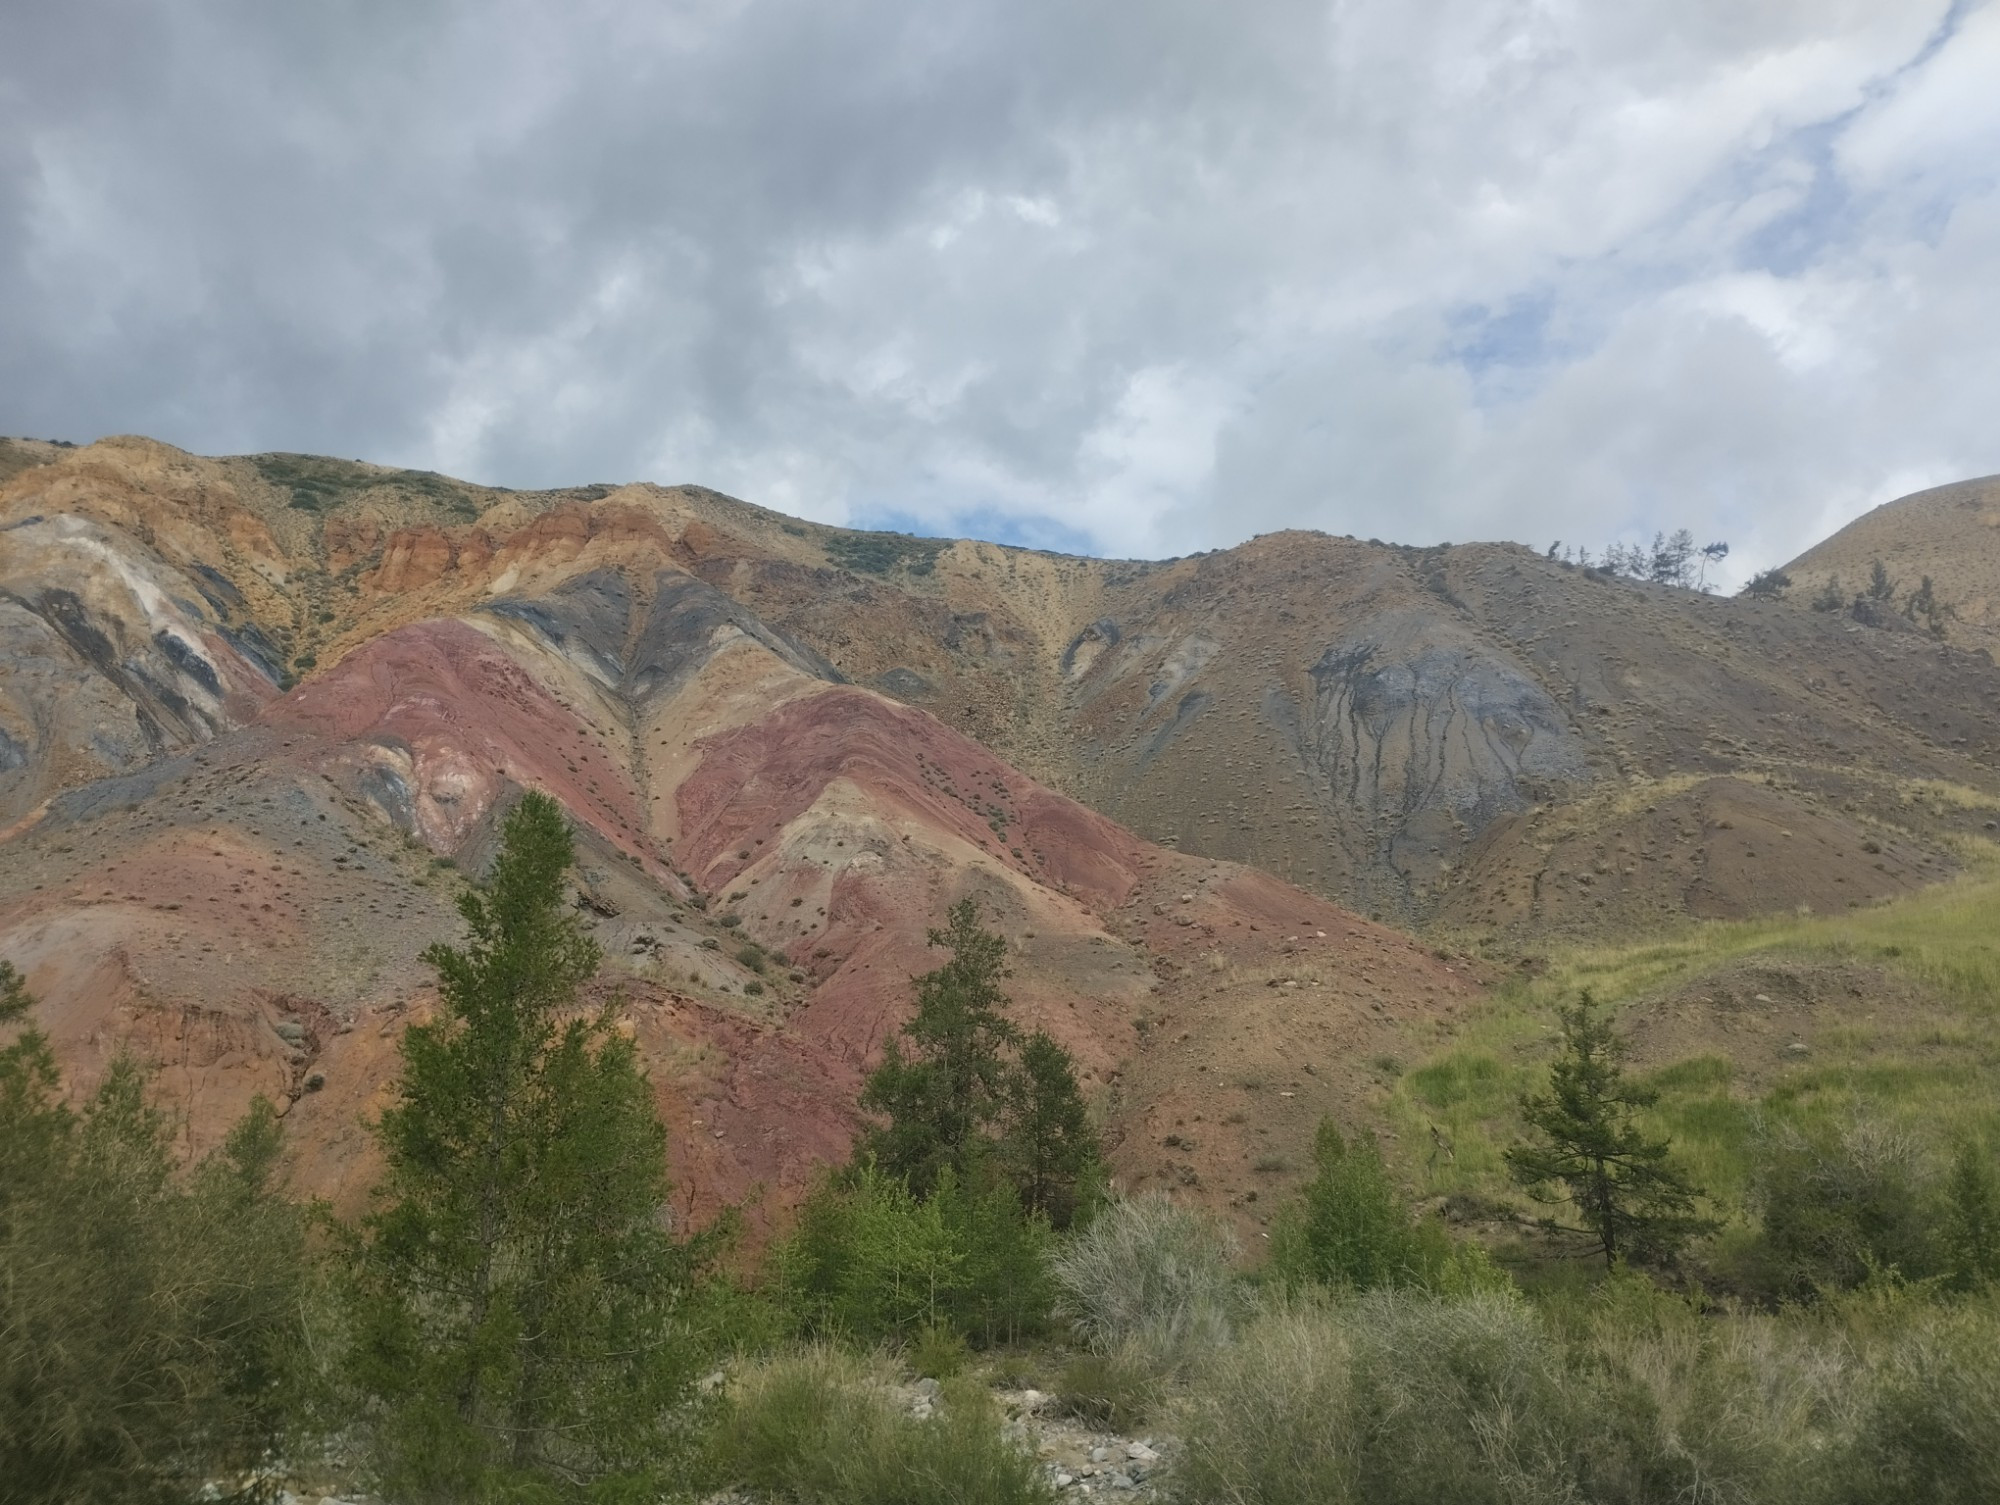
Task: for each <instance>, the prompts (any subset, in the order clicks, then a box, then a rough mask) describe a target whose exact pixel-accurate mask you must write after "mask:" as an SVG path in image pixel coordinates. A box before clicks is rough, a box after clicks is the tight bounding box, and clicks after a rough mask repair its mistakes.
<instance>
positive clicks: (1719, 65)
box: [0, 0, 2000, 578]
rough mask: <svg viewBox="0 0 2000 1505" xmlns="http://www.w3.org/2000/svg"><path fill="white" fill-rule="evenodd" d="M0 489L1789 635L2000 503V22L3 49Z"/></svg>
mask: <svg viewBox="0 0 2000 1505" xmlns="http://www.w3.org/2000/svg"><path fill="white" fill-rule="evenodd" d="M0 432H7V433H15V434H22V433H25V434H31V435H35V436H39V437H52V438H54V437H60V438H70V439H75V440H87V439H91V438H95V437H97V436H99V435H102V434H106V433H117V432H137V433H145V434H151V435H153V436H155V437H158V438H161V439H165V440H168V441H170V442H172V443H175V444H179V445H182V446H185V447H187V448H190V449H194V450H198V451H201V452H205V453H229V452H240V451H246V450H271V449H288V450H306V451H314V452H323V453H332V454H338V455H344V456H350V457H359V458H367V459H371V460H379V461H383V462H387V463H392V464H402V465H410V466H418V467H426V468H434V469H438V470H443V471H447V472H450V473H452V474H455V475H461V476H466V477H469V478H472V479H475V480H480V481H487V482H492V483H496V484H502V485H510V486H519V487H528V486H543V485H556V484H568V483H577V482H585V481H608V480H627V479H655V480H661V481H683V480H685V481H698V482H702V483H704V484H707V485H711V486H715V487H718V488H720V489H723V490H726V491H730V492H733V493H735V494H737V495H740V496H743V497H746V498H748V499H750V500H753V501H757V502H761V503H764V504H766V505H769V506H773V507H779V508H782V509H784V510H786V511H790V512H794V513H799V514H803V515H806V516H810V517H815V518H820V519H823V520H826V521H832V522H841V521H850V522H856V523H860V524H863V525H868V524H873V525H878V526H880V525H889V526H900V527H909V528H916V529H920V530H922V531H928V532H969V533H975V534H978V535H981V536H985V537H993V538H1001V539H1006V540H1009V541H1021V542H1030V543H1040V544H1046V545H1050V546H1055V547H1068V548H1078V549H1084V550H1088V551H1091V552H1110V553H1118V554H1142V555H1160V554H1178V553H1184V552H1187V551H1190V550H1194V549H1200V548H1209V547H1215V546H1218V545H1225V544H1229V543H1234V542H1236V541H1239V540H1241V539H1243V538H1245V537H1247V536H1249V535H1251V534H1253V533H1258V532H1265V531H1269V530H1271V529H1274V528H1280V527H1291V526H1302V527H1317V528H1324V529H1327V530H1329V531H1331V532H1335V533H1353V534H1357V535H1359V536H1362V537H1369V536H1378V537H1381V538H1385V539H1394V540H1398V541H1404V542H1435V541H1438V540H1445V539H1448V540H1454V541H1458V540H1465V539H1470V538H1496V537H1497V538H1514V539H1520V540H1524V541H1527V542H1531V543H1534V544H1536V545H1537V546H1542V545H1545V544H1546V543H1547V542H1548V540H1550V539H1552V538H1556V537H1562V538H1565V539H1569V540H1572V541H1576V542H1583V543H1588V544H1590V545H1591V546H1593V547H1597V546H1601V545H1602V544H1603V542H1605V541H1606V540H1607V539H1610V538H1613V537H1619V536H1623V537H1628V538H1629V537H1635V536H1643V535H1650V533H1651V532H1652V530H1653V529H1655V528H1672V527H1674V526H1677V525H1681V524H1685V525H1687V526H1690V527H1692V528H1693V529H1694V530H1695V532H1696V533H1697V534H1698V535H1700V537H1701V539H1702V540H1703V541H1707V540H1708V539H1710V538H1726V539H1729V540H1730V541H1732V542H1733V543H1734V544H1735V546H1736V556H1735V558H1734V559H1733V560H1732V564H1733V565H1734V566H1736V570H1735V571H1733V572H1732V573H1733V575H1735V576H1736V577H1738V578H1740V575H1741V572H1742V571H1743V570H1744V569H1746V568H1748V567H1749V566H1751V565H1755V564H1765V563H1772V562H1776V561H1778V560H1781V559H1784V558H1787V557H1789V556H1790V555H1791V554H1793V553H1795V552H1797V551H1798V550H1799V549H1801V548H1803V547H1804V546H1805V545H1806V544H1807V543H1809V542H1811V541H1812V540H1813V539H1814V538H1816V537H1817V536H1819V535H1820V534H1822V533H1824V532H1825V531H1828V530H1829V529H1830V528H1832V527H1834V526H1837V525H1838V524H1839V523H1841V522H1843V521H1845V520H1847V519H1848V518H1850V517H1852V516H1854V515H1855V514H1857V513H1858V512H1860V511H1862V510H1864V509H1865V508H1867V507H1869V506H1872V505H1874V504H1875V503H1878V502H1881V501H1884V500H1887V499H1888V498H1890V497H1893V496H1896V495H1899V494H1901V493H1903V492H1905V491H1910V490H1914V489H1916V488H1919V487H1922V486H1926V485H1931V484H1935V483H1938V482H1942V481H1946V480H1953V479H1958V478H1961V477H1964V476H1968V475H1978V474H1985V473H1990V472H1993V471H2000V0H1971V3H1958V4H1953V3H1950V0H1332V3H1325V0H1321V3H1303V0H1301V3H1290V0H1228V3H1223V0H903V3H899V4H893V3H882V0H560V3H556V0H549V3H534V0H479V3H446V0H315V3H312V4H271V3H270V0H123V3H121V0H11V3H7V4H5V5H0Z"/></svg>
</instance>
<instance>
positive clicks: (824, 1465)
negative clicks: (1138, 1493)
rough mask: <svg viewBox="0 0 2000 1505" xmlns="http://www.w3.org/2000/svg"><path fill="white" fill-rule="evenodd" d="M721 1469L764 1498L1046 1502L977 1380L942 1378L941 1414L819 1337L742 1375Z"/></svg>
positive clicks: (890, 1503) (860, 1503)
mask: <svg viewBox="0 0 2000 1505" xmlns="http://www.w3.org/2000/svg"><path fill="white" fill-rule="evenodd" d="M715 1453H716V1458H715V1462H716V1472H717V1473H718V1474H719V1475H720V1476H721V1477H725V1478H728V1479H731V1480H734V1481H736V1482H739V1483H741V1484H743V1485H746V1486H748V1487H750V1488H752V1489H755V1490H758V1491H760V1492H761V1493H762V1494H764V1495H765V1496H767V1497H769V1498H771V1499H781V1500H798V1501H811V1502H813V1505H937V1502H940V1501H951V1502H953V1505H1044V1502H1047V1501H1051V1500H1053V1499H1054V1491H1053V1490H1051V1489H1050V1487H1049V1485H1048V1483H1047V1482H1046V1481H1045V1480H1044V1478H1043V1477H1042V1472H1041V1469H1040V1468H1039V1467H1038V1465H1037V1463H1036V1461H1035V1459H1034V1457H1033V1456H1032V1455H1031V1454H1029V1453H1027V1452H1026V1451H1024V1450H1023V1449H1021V1448H1020V1447H1018V1446H1016V1445H1014V1444H1013V1443H1010V1442H1009V1441H1007V1440H1006V1438H1005V1437H1004V1436H1003V1435H1002V1432H1001V1428H1000V1418H999V1417H998V1415H997V1414H996V1413H995V1408H994V1405H993V1402H992V1399H991V1397H990V1396H989V1395H988V1394H987V1392H986V1389H985V1387H984V1386H983V1385H980V1384H978V1383H977V1382H956V1383H954V1382H947V1383H946V1384H945V1386H944V1388H943V1393H942V1395H941V1397H940V1403H939V1408H938V1414H937V1415H936V1416H935V1417H934V1418H932V1419H929V1420H924V1421H919V1420H916V1419H915V1418H913V1417H911V1416H910V1415H908V1414H907V1413H906V1412H905V1411H904V1410H902V1409H901V1408H900V1407H898V1406H897V1404H896V1402H895V1399H894V1397H893V1394H892V1392H891V1391H890V1389H889V1385H888V1378H887V1376H885V1375H883V1374H882V1373H880V1372H879V1371H878V1370H876V1369H873V1368H871V1367H870V1366H869V1364H868V1363H867V1362H866V1361H865V1360H863V1359H861V1358H859V1357H857V1356H856V1355H854V1354H852V1353H849V1352H846V1351H843V1350H841V1349H837V1348H830V1347H825V1346H821V1347H814V1348H808V1349H806V1350H804V1351H803V1352H800V1353H797V1354H792V1355H781V1356H778V1357H775V1358H772V1359H769V1360H767V1361H765V1362H764V1363H761V1364H758V1365H756V1366H754V1367H752V1368H750V1369H749V1370H748V1371H747V1372H746V1373H745V1374H744V1375H743V1376H741V1377H740V1378H739V1380H738V1381H737V1383H736V1385H735V1387H734V1393H733V1394H732V1395H731V1397H730V1401H729V1406H728V1410H727V1413H726V1415H725V1417H724V1419H723V1422H722V1424H721V1426H720V1428H719V1429H718V1436H717V1442H716V1448H715Z"/></svg>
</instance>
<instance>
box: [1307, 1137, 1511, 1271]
mask: <svg viewBox="0 0 2000 1505" xmlns="http://www.w3.org/2000/svg"><path fill="white" fill-rule="evenodd" d="M1313 1163H1314V1165H1315V1167H1316V1173H1315V1174H1314V1176H1313V1179H1312V1180H1311V1181H1309V1182H1307V1183H1306V1185H1305V1187H1304V1189H1303V1190H1302V1191H1301V1193H1300V1195H1299V1197H1298V1199H1297V1200H1296V1201H1294V1202H1293V1203H1291V1204H1290V1205H1289V1206H1287V1207H1286V1208H1285V1209H1284V1211H1283V1212H1281V1213H1280V1214H1279V1216H1278V1218H1277V1220H1276V1222H1275V1224H1274V1225H1273V1228H1272V1231H1271V1264H1270V1269H1271V1274H1272V1275H1273V1276H1274V1277H1275V1278H1276V1279H1277V1280H1279V1281H1281V1282H1284V1283H1287V1284H1291V1285H1317V1286H1326V1287H1331V1288H1341V1287H1345V1288H1350V1289H1353V1290H1357V1291H1369V1290H1374V1289H1375V1288H1377V1287H1378V1286H1420V1287H1424V1288H1427V1289H1431V1290H1440V1291H1470V1290H1475V1289H1479V1288H1482V1287H1492V1286H1496V1285H1499V1284H1503V1283H1504V1280H1505V1277H1503V1276H1502V1275H1500V1274H1499V1272H1498V1271H1497V1270H1495V1268H1494V1267H1493V1265H1492V1262H1491V1261H1490V1260H1488V1259H1487V1257H1486V1254H1485V1251H1484V1250H1482V1249H1480V1248H1479V1247H1478V1246H1477V1245H1476V1244H1460V1243H1458V1242H1457V1241H1455V1240H1454V1239H1453V1238H1452V1236H1451V1235H1450V1234H1449V1233H1448V1232H1447V1231H1446V1230H1445V1227H1444V1225H1443V1224H1442V1223H1441V1222H1439V1221H1438V1220H1437V1219H1435V1218H1417V1217H1414V1216H1413V1215H1412V1213H1411V1211H1410V1207H1409V1204H1408V1203H1407V1202H1406V1201H1405V1200H1404V1198H1403V1196H1402V1194H1401V1193H1400V1192H1399V1191H1397V1189H1396V1187H1395V1185H1394V1184H1393V1183H1392V1182H1391V1181H1390V1179H1389V1174H1388V1171H1387V1169H1386V1168H1385V1167H1384V1166H1383V1164H1382V1153H1381V1150H1380V1149H1379V1148H1377V1146H1376V1144H1375V1141H1374V1139H1373V1138H1372V1137H1371V1136H1368V1135H1362V1136H1359V1137H1357V1138H1356V1139H1355V1141H1354V1142H1353V1143H1352V1144H1349V1143H1348V1142H1347V1141H1346V1140H1345V1139H1344V1138H1343V1137H1342V1136H1341V1133H1340V1130H1339V1129H1338V1128H1336V1127H1335V1126H1334V1124H1333V1123H1332V1122H1331V1121H1330V1120H1329V1121H1324V1122H1322V1123H1321V1124H1320V1126H1319V1133H1318V1135H1317V1137H1316V1139H1315V1142H1314V1145H1313Z"/></svg>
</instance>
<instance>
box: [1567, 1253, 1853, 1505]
mask: <svg viewBox="0 0 2000 1505" xmlns="http://www.w3.org/2000/svg"><path fill="white" fill-rule="evenodd" d="M1577 1315H1578V1319H1579V1321H1580V1323H1581V1326H1582V1331H1581V1332H1580V1334H1579V1360H1580V1362H1581V1363H1582V1365H1583V1366H1584V1367H1585V1368H1586V1369H1587V1371H1588V1372H1589V1373H1590V1374H1591V1375H1592V1376H1593V1377H1594V1378H1595V1380H1596V1383H1597V1387H1598V1389H1599V1392H1600V1395H1601V1399H1600V1401H1599V1405H1600V1406H1601V1407H1602V1408H1603V1414H1604V1415H1605V1417H1606V1418H1607V1421H1615V1422H1617V1423H1619V1425H1618V1427H1617V1428H1616V1430H1617V1434H1618V1435H1619V1436H1620V1437H1621V1439H1622V1440H1623V1442H1624V1444H1625V1462H1626V1477H1627V1478H1628V1479H1629V1480H1631V1481H1633V1482H1634V1483H1635V1484H1636V1486H1638V1487H1636V1488H1635V1489H1634V1490H1633V1494H1634V1497H1636V1498H1639V1499H1646V1500H1651V1499H1660V1500H1697V1499H1699V1500H1718V1501H1721V1500H1743V1501H1759V1502H1766V1501H1768V1502H1771V1505H1778V1502H1782V1501H1786V1500H1800V1501H1807V1500H1821V1499H1824V1498H1825V1493H1824V1487H1823V1486H1824V1474H1823V1464H1824V1460H1825V1457H1826V1454H1827V1451H1828V1449H1829V1447H1830V1445H1831V1444H1832V1443H1833V1442H1834V1441H1835V1440H1836V1433H1835V1428H1836V1427H1837V1425H1838V1419H1839V1418H1840V1417H1841V1416H1842V1415H1843V1414H1844V1408H1845V1404H1846V1397H1847V1395H1848V1393H1849V1391H1850V1390H1851V1389H1852V1380H1853V1372H1854V1371H1853V1365H1852V1364H1851V1362H1848V1361H1847V1360H1846V1359H1845V1358H1844V1356H1843V1352H1842V1350H1843V1345H1841V1344H1840V1343H1838V1342H1837V1341H1830V1335H1829V1334H1828V1333H1827V1332H1826V1331H1825V1330H1823V1329H1822V1328H1820V1327H1819V1325H1818V1324H1812V1323H1807V1322H1804V1321H1801V1320H1796V1319H1795V1318H1793V1319H1779V1318H1774V1317H1768V1316H1746V1315H1737V1316H1728V1317H1725V1316H1720V1315H1719V1314H1716V1313H1714V1312H1704V1311H1703V1310H1701V1308H1700V1306H1699V1304H1698V1303H1697V1302H1695V1301H1691V1300H1688V1299H1684V1298H1682V1297H1680V1296H1677V1295H1674V1294H1671V1293H1669V1292H1664V1291H1661V1290H1659V1289H1657V1288H1656V1287H1654V1286H1653V1285H1652V1284H1651V1282H1649V1281H1647V1280H1644V1279H1641V1278H1640V1277H1638V1276H1636V1275H1629V1274H1622V1275H1619V1276H1615V1277H1613V1278H1612V1279H1611V1280H1609V1281H1607V1282H1605V1284H1604V1285H1603V1286H1601V1287H1599V1289H1598V1291H1597V1293H1596V1295H1595V1296H1594V1297H1593V1298H1592V1299H1591V1301H1590V1302H1589V1303H1588V1304H1587V1307H1586V1309H1585V1310H1583V1311H1582V1312H1580V1313H1578V1314H1577ZM1607 1430H1610V1428H1607Z"/></svg>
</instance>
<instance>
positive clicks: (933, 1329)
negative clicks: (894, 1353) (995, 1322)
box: [904, 1322, 967, 1380]
mask: <svg viewBox="0 0 2000 1505" xmlns="http://www.w3.org/2000/svg"><path fill="white" fill-rule="evenodd" d="M966 1357H967V1349H966V1346H965V1335H964V1334H963V1333H961V1332H959V1331H958V1329H956V1328H953V1327H947V1326H945V1325H944V1324H943V1323H941V1322H940V1323H933V1324H931V1325H930V1326H928V1327H926V1328H924V1329H922V1330H921V1331H920V1332H919V1333H918V1334H917V1336H916V1338H915V1340H914V1341H913V1342H912V1343H911V1344H910V1347H909V1351H908V1352H907V1353H906V1354H905V1355H904V1359H905V1361H906V1362H907V1363H908V1364H909V1366H910V1368H911V1369H913V1370H915V1371H916V1372H917V1374H919V1375H922V1376H928V1377H929V1378H931V1379H934V1380H948V1379H950V1378H952V1376H954V1375H955V1374H957V1373H958V1372H959V1371H960V1370H961V1369H963V1368H965V1360H966Z"/></svg>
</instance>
